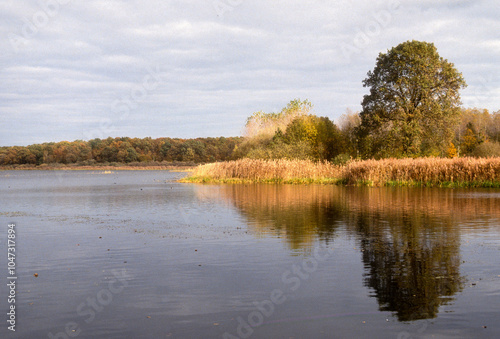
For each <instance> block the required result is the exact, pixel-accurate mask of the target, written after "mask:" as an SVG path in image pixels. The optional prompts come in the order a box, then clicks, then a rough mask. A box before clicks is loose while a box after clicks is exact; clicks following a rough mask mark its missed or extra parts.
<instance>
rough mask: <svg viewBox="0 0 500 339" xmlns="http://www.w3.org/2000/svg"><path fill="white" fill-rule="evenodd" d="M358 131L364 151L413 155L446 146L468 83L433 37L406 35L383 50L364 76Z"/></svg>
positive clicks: (450, 137) (375, 153)
mask: <svg viewBox="0 0 500 339" xmlns="http://www.w3.org/2000/svg"><path fill="white" fill-rule="evenodd" d="M363 86H364V87H369V88H370V94H368V95H365V96H364V99H363V102H362V106H363V110H362V112H361V114H360V116H361V126H360V128H359V130H358V131H359V136H360V138H362V139H364V140H363V141H362V142H361V144H362V145H365V148H368V149H365V153H366V155H379V156H380V155H385V156H387V155H392V156H398V155H401V156H415V155H420V154H425V153H430V152H432V151H435V150H436V149H440V150H441V151H444V150H445V149H446V147H447V146H448V145H449V144H450V142H451V140H452V137H453V126H454V124H455V121H456V118H457V117H458V115H459V105H460V95H459V90H460V89H461V88H464V87H465V86H466V83H465V81H464V79H463V78H462V74H461V73H459V72H458V71H457V70H456V69H455V67H454V65H453V64H452V63H450V62H448V61H447V60H445V59H443V58H442V57H440V56H439V54H438V52H437V49H436V47H435V46H434V44H432V43H427V42H420V41H407V42H404V43H402V44H400V45H398V46H396V47H393V48H392V49H391V50H389V51H388V52H387V53H385V54H384V53H380V54H379V56H378V58H377V62H376V66H375V69H374V70H373V71H370V72H368V77H367V78H366V79H365V80H364V81H363Z"/></svg>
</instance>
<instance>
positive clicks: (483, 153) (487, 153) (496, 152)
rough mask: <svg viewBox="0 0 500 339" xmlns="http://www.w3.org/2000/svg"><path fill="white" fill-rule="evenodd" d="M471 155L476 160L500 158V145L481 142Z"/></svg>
mask: <svg viewBox="0 0 500 339" xmlns="http://www.w3.org/2000/svg"><path fill="white" fill-rule="evenodd" d="M472 155H473V156H475V157H477V158H487V157H500V143H498V142H483V143H482V144H480V145H478V146H476V148H475V149H474V151H473V152H472Z"/></svg>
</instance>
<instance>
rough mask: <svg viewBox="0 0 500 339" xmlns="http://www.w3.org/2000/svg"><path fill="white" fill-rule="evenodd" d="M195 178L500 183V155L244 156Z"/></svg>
mask: <svg viewBox="0 0 500 339" xmlns="http://www.w3.org/2000/svg"><path fill="white" fill-rule="evenodd" d="M185 181H190V182H210V181H218V182H317V183H344V184H347V185H360V184H365V185H374V186H382V185H423V186H487V187H500V158H454V159H444V158H417V159H382V160H363V161H351V162H349V163H347V164H346V165H344V166H338V165H334V164H332V163H329V162H313V161H309V160H285V159H280V160H254V159H241V160H236V161H228V162H219V163H213V164H208V165H202V166H199V167H197V168H196V169H195V170H194V172H193V173H192V176H191V177H190V178H187V179H186V180H185Z"/></svg>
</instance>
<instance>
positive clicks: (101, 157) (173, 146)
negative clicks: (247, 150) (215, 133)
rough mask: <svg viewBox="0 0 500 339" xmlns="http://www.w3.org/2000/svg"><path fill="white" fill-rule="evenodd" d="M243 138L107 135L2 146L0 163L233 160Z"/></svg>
mask: <svg viewBox="0 0 500 339" xmlns="http://www.w3.org/2000/svg"><path fill="white" fill-rule="evenodd" d="M241 141H242V138H240V137H234V138H233V137H231V138H225V137H219V138H196V139H177V138H158V139H152V138H149V137H148V138H142V139H141V138H128V137H124V138H111V137H109V138H107V139H99V138H97V139H93V140H89V141H82V140H76V141H72V142H68V141H62V142H49V143H44V144H35V145H30V146H26V147H23V146H13V147H0V165H23V164H29V165H42V164H79V165H94V164H101V163H132V162H148V163H151V162H194V163H206V162H214V161H225V160H230V159H231V157H232V154H233V151H234V149H235V148H236V146H237V145H238V144H240V143H241Z"/></svg>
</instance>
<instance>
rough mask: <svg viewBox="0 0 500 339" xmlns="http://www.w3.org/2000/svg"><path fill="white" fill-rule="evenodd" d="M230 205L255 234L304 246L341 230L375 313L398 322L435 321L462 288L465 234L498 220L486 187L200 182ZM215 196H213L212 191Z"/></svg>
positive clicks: (499, 207)
mask: <svg viewBox="0 0 500 339" xmlns="http://www.w3.org/2000/svg"><path fill="white" fill-rule="evenodd" d="M199 188H200V190H199V192H200V194H203V195H204V196H205V197H206V196H207V195H210V194H211V193H210V192H215V191H217V195H218V196H217V199H224V200H225V201H226V202H228V203H231V204H233V205H234V206H235V207H236V208H237V209H238V210H239V211H240V212H241V214H242V215H243V216H244V217H245V218H246V219H247V220H248V223H249V227H250V228H251V230H252V231H253V232H255V233H256V234H257V235H260V236H269V235H275V236H279V237H283V238H284V239H285V241H286V242H287V243H288V245H289V247H290V249H291V250H292V251H295V252H296V251H300V250H301V251H305V252H307V251H308V250H310V249H311V248H312V247H313V246H314V245H315V243H316V242H317V241H324V242H331V241H333V240H334V238H335V236H336V233H337V232H347V234H350V235H352V236H354V237H355V238H356V239H357V241H358V242H359V248H360V250H361V251H362V260H363V263H364V264H365V270H366V272H365V276H364V282H365V285H366V286H367V287H369V288H370V290H371V291H372V292H373V295H372V296H373V297H375V298H376V299H377V301H378V303H379V307H380V310H382V311H390V312H393V313H394V314H395V315H396V316H397V318H398V320H400V321H412V320H418V319H430V318H435V317H436V316H437V313H438V309H439V307H440V306H441V305H444V304H446V303H449V302H450V301H451V300H453V297H454V295H455V294H456V293H457V292H459V291H461V290H462V288H463V281H464V279H463V277H462V276H461V275H460V263H461V258H460V242H461V235H462V234H463V233H464V232H473V231H477V230H478V229H481V228H488V227H490V225H495V224H497V223H498V220H499V217H500V196H499V195H498V194H497V193H495V192H494V191H488V190H474V191H472V190H463V191H462V190H451V189H408V188H354V187H337V186H315V185H312V186H292V185H227V186H218V190H214V187H213V186H205V188H204V186H200V187H199ZM212 194H213V193H212Z"/></svg>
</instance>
